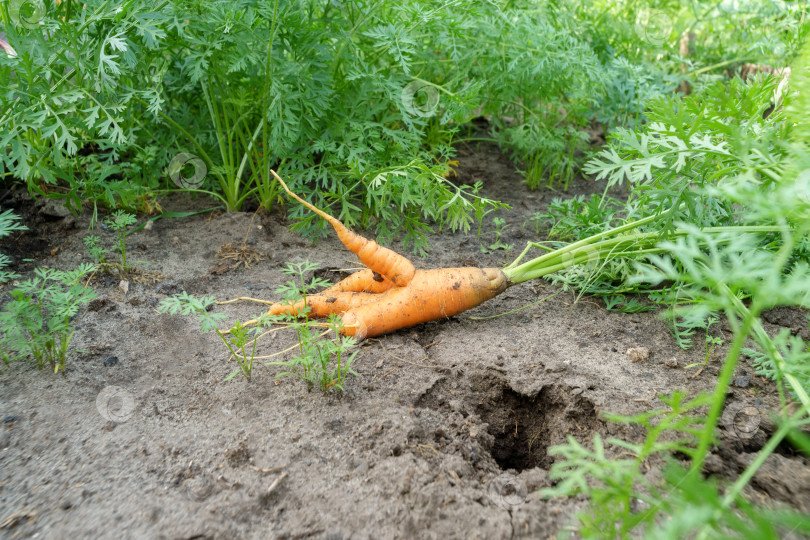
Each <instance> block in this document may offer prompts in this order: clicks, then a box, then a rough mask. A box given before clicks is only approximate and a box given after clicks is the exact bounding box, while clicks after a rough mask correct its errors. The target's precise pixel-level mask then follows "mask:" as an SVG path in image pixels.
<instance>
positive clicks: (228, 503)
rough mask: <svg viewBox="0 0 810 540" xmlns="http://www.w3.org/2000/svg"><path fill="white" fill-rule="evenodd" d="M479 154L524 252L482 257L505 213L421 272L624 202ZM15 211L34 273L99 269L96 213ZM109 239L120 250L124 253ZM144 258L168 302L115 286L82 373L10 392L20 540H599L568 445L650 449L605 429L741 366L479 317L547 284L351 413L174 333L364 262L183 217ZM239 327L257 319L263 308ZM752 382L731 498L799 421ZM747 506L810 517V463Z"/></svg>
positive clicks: (9, 378)
mask: <svg viewBox="0 0 810 540" xmlns="http://www.w3.org/2000/svg"><path fill="white" fill-rule="evenodd" d="M460 154H461V155H460V161H461V171H460V181H462V182H465V183H470V182H472V181H476V180H480V181H482V182H483V183H484V189H485V195H486V196H488V197H491V198H494V199H499V200H502V201H505V202H507V203H510V204H511V205H512V207H513V210H512V211H508V212H507V211H500V212H498V213H497V214H493V215H498V216H500V217H503V218H504V219H505V220H506V222H507V224H508V227H507V228H506V229H505V231H504V233H503V235H502V237H501V240H502V241H503V242H505V243H506V244H511V245H512V246H514V249H513V250H511V252H510V253H508V254H507V252H506V251H504V250H496V251H494V252H490V253H484V252H482V250H481V247H482V246H487V245H489V244H491V243H493V241H494V238H495V235H494V228H493V227H492V222H491V219H492V216H493V215H490V216H488V218H487V222H486V226H485V227H484V236H483V237H480V238H479V237H477V236H476V235H475V234H474V233H475V231H472V233H470V234H462V233H457V234H450V233H447V232H444V233H442V234H437V235H434V236H431V237H430V243H431V246H432V251H431V253H430V255H429V256H428V257H427V258H425V259H418V260H415V264H416V265H417V266H418V267H422V268H430V267H442V266H465V265H481V266H498V265H502V264H503V263H504V262H506V260H507V259H508V258H510V257H514V256H515V255H516V253H517V252H518V251H519V250H520V249H522V247H523V246H524V245H525V243H526V242H527V241H528V240H531V239H537V238H538V234H537V233H536V232H535V231H534V229H533V225H531V224H528V223H527V220H528V218H530V217H531V216H532V215H534V213H536V212H538V211H541V210H543V209H544V208H546V206H547V204H548V203H549V202H550V201H551V199H552V198H554V197H558V196H570V195H572V194H576V193H590V192H601V189H602V188H601V187H600V186H598V185H593V184H592V183H591V182H589V181H586V180H579V181H577V182H575V183H574V185H573V186H572V187H571V189H570V190H569V192H568V193H567V194H565V193H558V192H553V191H550V190H547V189H546V190H540V191H535V192H531V191H528V190H527V189H526V188H525V186H524V185H523V184H522V183H521V180H520V177H519V176H518V175H517V174H516V173H515V172H514V166H513V165H512V164H511V163H510V162H509V161H508V160H507V159H506V158H505V157H503V156H502V155H500V154H499V153H498V152H497V150H495V149H492V148H489V147H486V146H482V147H480V148H475V149H474V148H462V149H461V152H460ZM160 202H161V203H162V205H163V206H164V208H165V209H167V210H177V211H180V210H189V209H204V208H206V206H207V205H210V203H209V202H208V201H205V200H202V199H189V198H187V197H185V196H179V195H174V196H172V197H169V198H168V199H167V200H161V201H160ZM2 204H3V206H4V207H7V206H9V205H12V206H14V208H15V210H16V211H17V213H19V214H21V215H22V216H23V217H24V223H25V224H26V225H28V227H29V228H30V230H29V231H27V232H24V233H18V234H15V235H14V236H13V237H10V238H7V239H5V241H4V242H3V243H2V244H1V245H0V251H2V252H5V253H8V254H10V255H11V256H12V257H14V259H15V261H16V264H17V266H16V269H17V270H18V271H20V272H21V273H23V274H26V275H28V274H30V271H31V270H32V269H33V268H35V267H37V266H53V267H57V268H62V269H70V268H75V267H76V265H78V264H79V263H81V262H87V261H89V258H88V255H87V254H86V252H85V249H84V247H83V244H82V238H83V237H84V236H86V235H87V234H88V231H87V227H88V224H89V218H90V213H89V212H85V213H84V214H83V215H81V216H79V217H78V218H76V217H73V216H71V215H69V214H67V213H64V212H63V210H64V209H60V208H59V206H58V205H55V206H54V205H53V204H52V202H48V203H42V202H39V203H36V204H32V203H31V202H30V201H29V200H28V199H27V198H26V196H25V195H24V194H23V193H18V192H15V193H14V194H13V196H11V197H7V198H6V200H4V201H3V202H2ZM60 214H64V215H60ZM142 219H143V218H142ZM251 224H252V225H251ZM94 234H100V235H101V236H102V238H103V240H104V242H106V243H107V245H111V244H112V239H113V233H112V232H111V231H104V230H102V229H100V228H99V227H97V228H96V229H95V231H94ZM246 236H247V238H248V240H247V242H248V244H247V245H248V246H249V247H251V248H252V249H255V250H256V251H257V252H258V253H259V254H260V255H262V256H263V260H260V261H258V262H256V263H255V264H253V265H252V266H251V267H250V268H244V267H240V268H238V269H236V270H233V269H229V266H228V264H229V263H228V262H227V260H223V259H219V258H217V256H216V255H217V252H218V251H219V249H220V247H221V246H223V245H225V244H228V243H236V242H241V241H242V240H243V239H244V238H245V237H246ZM541 236H542V233H541ZM128 246H129V250H130V255H129V257H130V260H134V261H137V263H136V264H137V266H138V267H139V268H140V269H141V270H142V271H149V272H151V273H152V274H151V276H152V277H153V278H155V279H157V281H156V282H154V280H146V279H144V280H137V279H133V280H132V282H131V283H130V286H129V290H128V292H126V293H124V292H123V291H122V290H121V289H120V288H119V280H118V278H113V277H100V278H98V279H95V280H94V281H93V285H92V286H93V287H94V288H95V289H96V290H97V291H98V293H99V298H98V299H97V300H95V301H93V302H92V303H91V304H90V305H89V306H87V307H86V308H85V309H83V310H82V311H81V312H80V313H79V315H78V316H77V317H76V319H75V325H76V328H77V331H76V333H75V335H74V337H73V342H72V344H71V351H72V353H71V356H70V358H69V360H68V370H67V371H66V372H65V373H64V375H53V374H51V373H49V372H47V371H37V370H36V369H34V368H33V367H32V365H30V364H27V363H23V362H21V363H17V364H13V365H12V366H11V367H9V368H7V369H5V370H4V371H2V372H0V419H3V420H2V422H3V423H2V424H0V537H2V538H29V537H39V538H115V539H121V538H170V539H192V538H194V539H202V538H222V539H233V538H256V539H264V538H288V539H293V538H296V539H300V538H320V539H331V540H337V539H341V538H442V539H449V538H465V539H467V538H482V539H483V538H548V537H552V536H554V535H556V534H557V533H558V532H559V531H561V530H563V529H564V528H570V527H572V526H573V525H574V524H575V521H574V519H573V515H574V513H575V512H576V511H577V510H579V509H581V508H583V505H584V500H582V499H566V500H563V499H556V500H541V499H540V498H539V497H538V495H537V493H536V491H537V489H539V488H542V487H546V486H549V485H550V483H549V480H548V470H549V467H550V466H551V465H552V464H553V463H554V461H555V459H557V458H555V457H554V456H552V455H550V454H549V453H548V448H549V446H551V445H555V444H559V443H563V442H565V440H566V437H568V436H573V437H575V438H576V439H578V440H579V441H581V442H583V443H585V442H587V441H589V440H590V439H591V438H592V437H593V435H594V434H596V433H599V434H601V435H602V437H603V438H608V437H621V438H625V439H627V440H631V441H639V440H641V438H642V437H643V433H642V432H641V431H640V430H638V429H636V428H628V427H626V426H624V425H619V424H612V423H608V422H606V421H605V420H604V419H603V418H602V417H601V416H600V413H602V412H605V411H610V412H615V413H621V414H633V413H639V412H642V411H645V410H649V409H650V408H652V407H660V406H661V405H662V404H661V402H660V401H659V400H658V398H657V397H658V396H660V395H664V394H670V393H671V392H673V391H675V390H678V389H680V390H685V391H687V392H689V393H690V394H695V393H696V392H699V391H702V390H710V389H712V388H713V385H714V382H715V378H716V374H717V370H718V367H719V365H720V364H719V360H720V359H721V358H722V355H723V353H724V350H723V348H722V347H721V348H720V349H719V350H717V351H715V354H714V355H713V358H712V360H711V362H710V364H709V366H708V367H707V368H706V369H705V370H703V372H702V373H700V375H698V376H697V377H693V375H694V374H695V373H696V372H697V370H696V369H688V370H687V369H684V366H686V365H688V364H690V363H695V362H701V361H703V359H704V350H703V347H702V346H697V347H695V348H694V349H692V350H688V351H684V350H681V349H679V348H678V347H677V346H676V344H675V342H674V340H673V338H672V337H671V335H670V333H669V330H668V327H667V325H666V324H665V323H664V322H663V321H662V320H661V319H660V318H659V316H658V314H656V313H640V314H625V313H618V312H610V311H607V310H606V309H605V306H604V304H603V303H602V302H601V301H600V300H598V299H592V298H587V297H586V298H583V299H580V300H579V301H576V302H575V297H574V295H573V294H571V293H562V294H560V295H558V296H556V297H555V298H554V299H553V300H550V301H548V302H544V303H540V304H538V305H535V306H532V307H530V308H528V309H524V310H522V311H518V312H516V313H513V314H510V315H506V316H502V317H498V318H493V319H488V320H473V319H471V318H470V317H471V316H478V317H482V316H490V315H497V314H500V313H503V312H506V311H509V310H513V309H515V308H519V307H521V306H524V305H526V304H529V303H531V302H534V301H536V300H538V299H540V298H542V297H543V296H546V295H548V294H551V293H553V292H556V291H557V288H556V287H555V286H553V285H551V284H549V283H548V282H545V281H542V280H538V281H536V282H533V283H526V284H523V285H520V286H516V287H513V288H510V289H509V290H508V291H507V292H506V293H504V294H503V295H501V296H500V297H498V298H495V299H494V300H492V301H490V302H488V303H486V304H484V305H483V306H481V307H479V308H477V309H476V310H473V311H471V312H469V313H464V314H462V315H460V316H457V317H453V318H451V319H448V320H443V321H438V322H433V323H429V324H425V325H421V326H418V327H416V328H412V329H407V330H404V331H400V332H397V333H395V334H393V335H389V336H384V337H381V338H379V339H370V340H367V341H366V342H364V343H363V344H362V347H361V349H360V352H359V354H358V356H357V360H356V363H355V365H354V367H355V369H356V370H357V372H358V373H359V376H358V377H356V378H351V379H350V380H349V381H348V383H347V385H346V390H345V392H344V394H343V395H336V394H334V393H330V394H323V393H321V392H320V391H317V390H313V391H308V390H307V389H306V387H305V386H304V385H303V384H302V383H301V382H300V381H298V380H294V379H290V378H284V379H275V375H276V374H277V373H278V372H279V371H280V370H279V369H278V368H275V367H267V366H265V365H264V364H263V363H261V362H260V363H259V365H258V367H257V369H256V371H255V373H254V378H253V380H252V381H251V382H246V381H245V380H244V379H243V378H241V377H237V378H235V379H233V380H231V381H230V382H223V379H224V378H225V377H226V376H227V375H228V374H229V373H230V372H231V371H233V369H235V364H234V363H233V362H232V361H227V354H226V351H225V349H224V348H223V346H222V344H221V342H219V341H218V338H217V337H216V336H215V335H212V334H201V333H200V332H199V326H198V323H197V322H196V321H195V320H192V319H185V318H182V317H172V316H168V315H162V314H159V313H158V312H157V311H156V309H155V308H156V307H157V306H158V304H159V303H160V302H161V301H162V300H163V299H164V298H166V297H167V296H169V295H173V294H176V293H179V292H181V291H187V292H189V293H193V294H195V295H213V296H215V297H216V298H217V299H228V298H233V297H237V296H251V297H258V298H265V299H273V298H274V290H275V289H276V287H278V286H279V285H281V284H282V283H283V281H284V276H283V275H282V274H281V273H280V272H279V268H280V267H282V266H283V265H284V264H285V263H286V262H288V261H289V262H298V261H303V260H305V259H309V260H311V261H315V262H318V263H320V265H321V267H322V268H325V269H329V270H330V272H325V273H323V275H327V276H329V277H332V278H336V277H339V276H341V275H342V273H343V272H345V271H346V269H349V268H355V267H357V265H358V263H357V261H356V260H355V258H354V256H353V255H352V254H351V253H349V252H348V251H346V250H345V249H344V248H343V246H342V245H341V244H340V243H339V242H338V241H337V239H336V238H334V236H332V237H330V238H329V239H328V240H326V241H323V242H320V243H319V244H318V245H317V246H316V247H313V245H312V244H311V242H309V241H307V240H305V239H303V238H302V237H301V236H300V235H299V234H297V233H295V232H291V231H290V230H289V229H288V228H287V226H286V223H285V221H284V218H283V216H282V214H281V213H271V214H270V215H267V214H256V217H255V219H254V215H253V214H250V213H232V214H223V213H221V212H214V213H208V214H202V215H197V216H194V217H190V218H185V219H159V220H157V221H155V222H154V225H153V227H152V229H151V231H149V230H145V229H142V230H139V231H137V232H134V233H132V234H131V235H130V237H129V238H128ZM395 247H396V246H395ZM25 259H32V260H31V261H25ZM9 289H10V286H6V287H5V288H4V289H2V291H0V294H2V295H3V296H2V298H3V300H2V301H5V299H7V298H8V294H7V293H8V290H9ZM2 301H0V302H2ZM216 310H217V311H220V312H223V313H227V314H228V316H229V320H234V319H236V318H239V319H240V320H247V319H250V318H252V317H253V316H254V315H256V314H258V313H260V312H261V306H259V305H256V304H249V303H238V304H231V305H227V306H219V307H217V308H216ZM802 316H803V314H798V315H797V313H795V312H791V311H789V310H788V311H786V310H780V311H777V312H774V313H772V314H770V315H769V317H768V318H766V322H767V325H768V329H769V330H773V331H775V330H777V329H779V327H780V325H782V326H786V327H789V328H791V329H792V330H793V331H796V332H806V331H807V324H806V318H805V319H804V320H802ZM290 334H291V333H290V332H288V331H284V332H276V333H274V334H270V335H269V336H267V337H266V338H265V339H264V340H263V342H262V346H261V347H262V351H261V353H260V354H270V353H272V352H275V351H279V350H282V349H285V348H287V347H289V346H290V345H292V344H293V343H294V337H293V336H292V335H290ZM724 337H725V338H726V339H728V338H729V337H730V334H729V333H728V332H725V333H724ZM634 347H646V348H647V349H649V351H650V355H649V358H647V359H646V360H644V361H640V362H631V361H630V359H629V357H628V355H627V350H628V349H630V348H634ZM673 359H675V360H676V361H677V367H671V366H672V365H673ZM737 375H738V376H740V377H741V378H740V385H739V386H736V387H734V388H733V391H732V393H731V395H730V396H729V400H728V407H737V408H738V409H739V408H741V407H745V406H752V407H755V408H756V409H755V412H756V413H757V414H759V415H760V416H761V418H762V419H763V421H762V422H761V423H760V424H759V425H758V430H757V431H756V432H755V433H754V434H753V435H752V436H748V435H746V436H740V435H739V434H738V433H736V432H735V428H734V424H733V422H725V423H722V425H721V426H720V433H719V436H720V440H721V445H720V446H719V447H718V448H716V449H715V453H714V454H713V455H712V456H711V458H710V459H709V460H708V464H707V472H711V473H714V474H717V475H720V476H722V477H725V478H734V477H735V476H736V475H737V474H739V473H740V472H741V471H742V470H743V468H744V467H745V466H746V465H747V464H749V463H750V462H751V461H752V459H753V458H754V455H755V454H756V452H757V451H758V450H759V449H760V448H761V446H762V444H764V442H765V441H766V438H767V436H768V435H769V434H770V433H771V432H772V431H773V429H774V428H773V426H772V425H771V424H770V423H769V422H767V421H765V420H764V419H766V418H767V416H768V411H769V409H770V408H772V407H775V406H776V405H777V403H778V401H777V398H776V393H775V389H774V387H773V385H772V384H770V383H769V382H768V381H766V380H764V379H762V378H760V377H757V376H755V375H754V374H753V372H752V370H751V369H750V367H749V366H746V365H745V363H743V364H741V366H740V370H739V373H738V374H737ZM127 413H129V414H127ZM111 417H112V418H117V419H118V420H119V421H118V422H116V421H114V420H110V418H111ZM620 451H621V449H615V448H611V449H610V452H612V453H613V454H614V455H617V454H619V453H620ZM659 465H660V464H658V463H651V464H650V467H651V468H650V471H651V472H650V474H652V475H654V474H656V471H657V467H658V466H659ZM747 494H748V495H749V496H750V497H751V498H752V499H753V500H755V501H757V502H759V503H762V504H767V505H771V506H773V505H779V504H788V505H791V506H793V507H795V508H798V509H801V510H802V511H805V512H808V511H810V464H809V463H808V460H807V459H804V458H802V457H800V456H799V455H798V454H797V453H795V452H794V451H793V450H792V449H791V448H790V447H785V448H780V450H779V451H778V452H777V453H776V454H774V455H773V456H771V458H770V459H768V461H767V462H766V464H765V466H764V467H763V468H762V470H761V471H760V472H759V473H758V474H757V475H756V477H755V478H754V481H753V482H752V483H751V486H750V488H749V489H748V491H747Z"/></svg>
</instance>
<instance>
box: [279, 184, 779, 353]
mask: <svg viewBox="0 0 810 540" xmlns="http://www.w3.org/2000/svg"><path fill="white" fill-rule="evenodd" d="M271 172H272V173H273V176H275V177H276V179H277V180H278V181H279V182H280V183H281V185H282V186H283V187H284V189H285V190H286V191H287V193H289V194H290V196H292V197H293V198H295V199H296V200H298V201H299V202H301V204H303V205H305V206H306V207H307V208H309V209H311V210H312V211H313V212H315V213H317V214H318V215H319V216H321V217H323V218H324V219H325V220H327V221H328V222H329V223H330V224H331V225H332V226H333V227H334V228H335V231H337V233H338V237H339V238H340V239H341V241H342V242H343V243H344V244H345V245H346V247H348V248H349V249H350V250H352V251H353V252H354V253H355V254H357V256H358V257H359V258H360V260H361V261H363V262H364V263H365V264H366V266H367V267H368V269H366V270H361V271H359V272H356V273H354V274H352V275H351V276H349V277H347V278H346V279H344V280H343V281H341V282H340V283H337V284H336V285H333V286H331V287H329V288H328V289H326V290H324V291H322V292H321V293H318V294H314V295H309V296H307V297H306V300H305V301H304V300H301V301H299V302H298V303H296V304H294V305H286V306H284V305H282V304H275V305H274V306H273V307H272V308H271V309H270V314H280V313H288V314H293V315H297V314H299V313H300V312H301V311H302V308H303V307H304V302H306V305H307V306H309V308H310V315H312V316H315V317H325V316H328V315H330V314H333V313H334V314H340V315H342V318H343V327H342V329H341V333H343V334H345V335H351V336H355V337H357V338H358V339H363V338H367V337H372V336H378V335H380V334H385V333H387V332H393V331H395V330H399V329H400V328H406V327H408V326H413V325H416V324H420V323H424V322H427V321H432V320H436V319H441V318H445V317H452V316H453V315H456V314H458V313H461V312H462V311H465V310H468V309H470V308H473V307H475V306H477V305H478V304H480V303H482V302H484V301H486V300H489V299H490V298H493V297H495V296H497V295H498V294H500V293H502V292H503V291H505V290H506V289H507V287H509V286H511V285H516V284H518V283H523V282H525V281H528V280H530V279H536V278H539V277H543V276H546V275H549V274H552V273H554V272H559V271H560V270H563V269H565V268H568V267H570V266H573V265H577V264H592V263H596V262H598V261H604V260H607V259H613V258H617V257H638V256H639V255H642V254H650V253H661V252H663V251H665V249H666V248H665V247H662V246H659V245H658V244H659V242H660V240H661V236H660V231H651V232H637V229H639V228H640V227H642V226H645V225H650V224H652V223H654V222H655V221H657V220H658V219H660V216H648V217H646V218H643V219H639V220H637V221H633V222H628V223H625V224H623V225H620V226H618V227H615V228H613V229H610V230H607V231H603V232H600V233H597V234H595V235H593V236H590V237H588V238H585V239H582V240H579V241H578V242H574V243H572V244H568V245H567V246H564V247H561V248H559V249H556V250H553V251H550V252H548V253H545V254H544V255H541V256H539V257H536V258H534V259H532V260H530V261H527V262H523V259H524V258H525V257H526V255H527V254H528V253H529V251H530V249H532V248H543V249H545V247H544V246H542V245H541V244H537V243H534V242H530V243H529V244H528V245H527V246H526V249H525V250H524V251H523V252H522V253H521V254H520V256H518V258H517V259H515V260H514V261H513V262H512V263H511V264H509V265H507V266H506V267H504V268H503V270H501V269H498V268H440V269H434V270H416V269H415V268H414V266H413V264H412V263H411V262H410V261H409V260H408V259H407V258H405V257H403V256H401V255H399V254H397V253H395V252H393V251H391V250H390V249H387V248H383V247H381V246H378V245H377V244H376V243H375V242H374V241H373V240H367V239H365V238H363V237H362V236H359V235H356V234H354V233H353V232H351V231H350V230H348V229H347V228H346V227H345V226H344V225H343V224H342V223H341V222H340V221H339V220H337V219H336V218H334V217H332V216H330V215H329V214H327V213H326V212H323V211H321V210H319V209H317V208H315V207H314V206H312V205H311V204H309V203H308V202H306V201H304V200H302V199H301V198H300V197H298V196H297V195H296V194H294V193H292V192H291V191H290V190H289V188H287V185H286V184H285V183H284V181H283V180H282V179H281V178H279V176H278V175H277V174H276V173H275V171H271ZM775 230H776V229H775V228H774V227H768V226H746V227H739V226H736V227H712V228H706V229H704V232H707V233H724V232H729V231H735V232H749V233H765V232H774V231H775ZM670 234H672V235H675V236H681V235H686V234H690V230H688V229H676V230H675V231H672V232H670Z"/></svg>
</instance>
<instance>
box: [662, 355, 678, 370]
mask: <svg viewBox="0 0 810 540" xmlns="http://www.w3.org/2000/svg"><path fill="white" fill-rule="evenodd" d="M664 364H666V366H667V367H668V368H676V367H678V359H677V358H675V357H674V356H673V357H672V358H667V360H666V362H664Z"/></svg>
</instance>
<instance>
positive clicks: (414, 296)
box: [269, 171, 507, 339]
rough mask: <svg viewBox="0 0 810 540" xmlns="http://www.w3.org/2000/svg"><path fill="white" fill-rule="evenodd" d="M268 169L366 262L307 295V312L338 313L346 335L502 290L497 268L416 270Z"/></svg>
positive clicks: (285, 308)
mask: <svg viewBox="0 0 810 540" xmlns="http://www.w3.org/2000/svg"><path fill="white" fill-rule="evenodd" d="M270 172H271V173H272V174H273V176H274V177H275V178H276V180H278V181H279V183H280V184H281V186H282V187H283V188H284V190H285V191H286V192H287V193H288V194H289V195H290V196H291V197H293V198H294V199H295V200H297V201H298V202H300V203H301V204H303V205H304V206H306V207H307V208H309V209H310V210H312V211H313V212H315V213H316V214H318V215H319V216H321V217H322V218H324V219H325V220H326V221H328V222H329V223H330V224H331V225H332V227H334V229H335V231H336V232H337V234H338V237H339V238H340V240H341V241H342V242H343V244H344V245H345V246H346V247H347V248H349V249H350V250H351V251H352V252H354V253H355V254H357V256H358V257H359V258H360V260H361V261H362V262H363V263H364V264H365V265H366V266H367V267H368V269H366V270H361V271H359V272H355V273H354V274H352V275H350V276H349V277H347V278H346V279H344V280H343V281H341V282H339V283H337V284H336V285H333V286H331V287H329V288H328V289H326V290H324V291H322V292H320V293H318V294H311V295H308V296H307V297H306V305H307V306H308V307H309V315H311V316H314V317H325V316H328V315H330V314H332V313H337V314H341V315H342V316H343V329H342V330H341V332H342V333H343V334H345V335H351V336H355V337H357V338H359V339H363V338H366V337H372V336H377V335H380V334H385V333H388V332H393V331H394V330H398V329H400V328H405V327H408V326H413V325H415V324H419V323H423V322H427V321H432V320H435V319H441V318H446V317H452V316H453V315H456V314H457V313H461V312H462V311H465V310H468V309H470V308H473V307H475V306H477V305H478V304H480V303H481V302H484V301H485V300H489V299H490V298H493V297H495V296H496V295H498V294H500V293H501V292H503V291H504V290H505V289H506V286H507V279H506V275H504V273H503V272H502V271H501V270H499V269H497V268H485V269H481V268H443V269H437V270H416V268H415V267H414V266H413V264H412V263H411V262H410V261H409V260H408V259H407V258H406V257H403V256H402V255H399V254H398V253H396V252H394V251H392V250H390V249H388V248H384V247H382V246H379V245H377V243H376V242H374V241H373V240H367V239H366V238H363V237H362V236H360V235H358V234H355V233H353V232H352V231H350V230H349V229H347V228H346V227H345V226H344V225H343V223H341V222H340V221H339V220H338V219H336V218H334V217H332V216H330V215H329V214H327V213H326V212H324V211H322V210H320V209H318V208H316V207H314V206H313V205H311V204H310V203H308V202H306V201H304V200H303V199H301V198H300V197H299V196H298V195H296V194H295V193H293V192H292V191H290V189H289V188H288V187H287V184H286V183H285V182H284V180H282V179H281V178H280V177H279V176H278V175H277V174H276V173H275V171H270ZM303 307H304V300H300V301H299V302H297V303H295V304H282V303H279V304H275V305H273V306H272V307H271V308H270V311H269V313H270V314H271V315H278V314H280V313H288V314H291V315H297V314H299V313H300V312H301V311H302V309H303Z"/></svg>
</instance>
